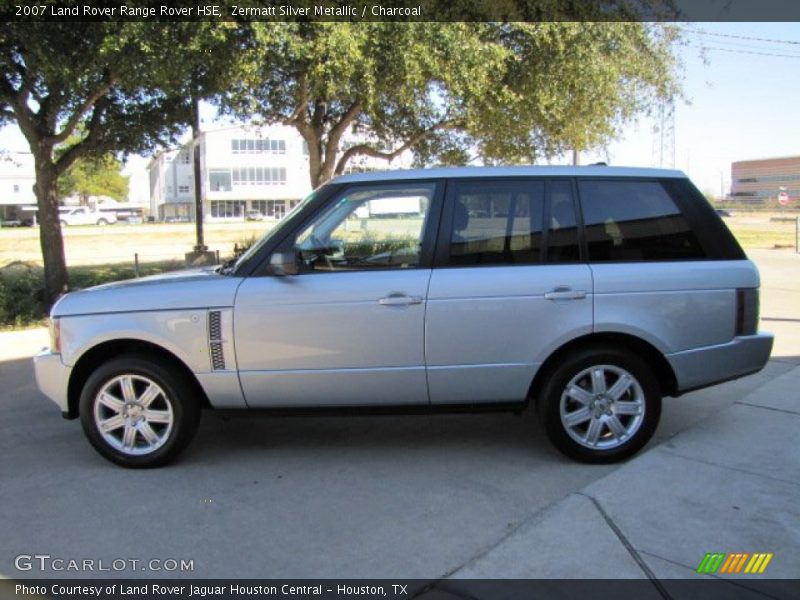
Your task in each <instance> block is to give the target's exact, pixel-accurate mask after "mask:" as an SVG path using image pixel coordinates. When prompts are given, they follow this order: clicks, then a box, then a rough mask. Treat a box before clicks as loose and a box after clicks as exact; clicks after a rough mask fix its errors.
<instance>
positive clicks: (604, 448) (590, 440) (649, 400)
mask: <svg viewBox="0 0 800 600" xmlns="http://www.w3.org/2000/svg"><path fill="white" fill-rule="evenodd" d="M538 409H539V417H540V419H541V421H542V423H543V425H544V428H545V432H546V433H547V436H548V437H549V438H550V440H551V441H552V442H553V444H554V445H555V446H556V448H558V449H559V450H560V451H561V452H563V453H564V454H566V455H567V456H570V457H571V458H575V459H577V460H580V461H583V462H589V463H611V462H616V461H619V460H623V459H625V458H628V457H629V456H631V455H633V454H635V453H636V452H638V451H639V450H640V449H641V448H642V447H643V446H644V445H645V444H646V443H647V442H648V441H649V440H650V438H651V437H652V436H653V433H654V432H655V429H656V426H657V425H658V421H659V419H660V417H661V390H660V388H659V385H658V381H657V380H656V377H655V375H654V374H653V371H652V369H651V368H650V367H649V366H648V365H647V364H646V363H645V362H644V361H642V360H641V359H640V358H639V357H638V356H636V355H634V354H633V353H631V352H629V351H627V350H623V349H619V348H615V347H593V348H587V349H584V350H582V351H579V352H576V353H573V354H571V355H569V356H568V357H567V358H566V359H565V360H563V361H561V363H560V364H559V365H558V366H557V367H555V368H554V369H553V370H552V371H551V372H550V374H549V376H548V377H547V379H546V381H545V382H544V385H543V386H542V388H541V393H540V394H539V399H538Z"/></svg>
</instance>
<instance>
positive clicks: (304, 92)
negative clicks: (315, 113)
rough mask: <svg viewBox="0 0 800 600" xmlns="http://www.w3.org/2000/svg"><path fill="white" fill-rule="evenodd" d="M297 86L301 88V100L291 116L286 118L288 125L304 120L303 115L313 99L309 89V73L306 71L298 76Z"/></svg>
mask: <svg viewBox="0 0 800 600" xmlns="http://www.w3.org/2000/svg"><path fill="white" fill-rule="evenodd" d="M297 87H298V88H299V89H300V101H299V102H298V104H297V107H296V108H295V109H294V111H293V112H292V114H291V115H290V116H289V118H288V119H286V124H287V125H293V124H295V123H300V122H302V121H303V120H304V119H302V118H301V117H302V116H303V115H304V114H305V112H306V109H307V108H308V103H309V101H310V100H311V92H310V91H309V89H308V74H307V73H305V72H304V73H302V74H301V75H300V76H299V77H298V78H297Z"/></svg>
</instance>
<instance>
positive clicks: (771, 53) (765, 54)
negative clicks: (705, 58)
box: [696, 45, 800, 58]
mask: <svg viewBox="0 0 800 600" xmlns="http://www.w3.org/2000/svg"><path fill="white" fill-rule="evenodd" d="M696 47H697V48H700V49H702V50H713V51H719V52H731V53H733V54H757V55H759V56H776V57H779V58H800V54H777V53H775V52H756V51H754V50H734V49H733V48H719V47H715V46H705V45H697V46H696Z"/></svg>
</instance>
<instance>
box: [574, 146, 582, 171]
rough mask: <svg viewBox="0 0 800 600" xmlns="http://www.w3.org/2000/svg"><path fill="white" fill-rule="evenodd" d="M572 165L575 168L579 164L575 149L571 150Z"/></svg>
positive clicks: (578, 155)
mask: <svg viewBox="0 0 800 600" xmlns="http://www.w3.org/2000/svg"><path fill="white" fill-rule="evenodd" d="M572 164H573V165H575V166H576V167H577V166H578V165H579V164H581V156H580V153H579V152H578V150H577V148H573V149H572Z"/></svg>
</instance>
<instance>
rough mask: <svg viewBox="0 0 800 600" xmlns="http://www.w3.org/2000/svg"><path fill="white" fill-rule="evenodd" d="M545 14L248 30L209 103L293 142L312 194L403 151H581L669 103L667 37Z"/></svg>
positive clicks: (654, 28) (444, 158)
mask: <svg viewBox="0 0 800 600" xmlns="http://www.w3.org/2000/svg"><path fill="white" fill-rule="evenodd" d="M510 4H511V5H513V4H514V3H513V2H512V3H510ZM546 4H547V6H548V10H556V9H558V10H559V11H560V12H559V13H558V15H559V16H560V17H561V20H560V21H554V22H548V21H545V20H542V21H540V22H533V23H525V22H494V21H492V22H447V23H435V22H415V23H399V22H359V23H349V22H338V23H326V22H314V23H308V22H303V23H258V22H256V23H252V24H250V25H249V26H248V28H249V29H248V31H249V36H243V37H242V52H241V54H240V57H239V69H240V77H239V78H238V79H236V80H235V81H233V82H232V85H231V88H230V89H229V90H226V93H225V94H224V95H220V96H219V97H218V98H217V100H218V102H219V103H220V104H221V106H222V108H223V109H224V110H226V111H228V112H230V113H233V114H236V115H238V116H240V117H245V118H250V117H253V116H256V117H258V118H260V119H262V120H264V121H266V122H271V123H284V124H287V125H290V126H293V127H295V128H297V130H298V132H299V133H300V134H301V135H302V136H303V137H304V139H305V140H306V142H307V143H308V146H309V159H310V160H309V162H310V171H311V172H310V176H311V181H312V183H313V184H314V185H318V184H320V183H322V182H324V181H325V180H327V179H329V178H330V177H331V176H333V175H334V174H336V173H339V172H342V170H344V169H345V168H346V167H347V165H348V162H349V161H350V160H351V159H352V158H354V157H357V156H371V157H377V158H384V159H392V158H395V157H396V156H398V155H399V154H400V153H401V152H402V151H403V150H405V149H411V150H413V152H414V154H415V156H416V162H417V163H418V164H423V165H428V164H455V163H456V162H457V161H461V162H463V161H466V160H467V159H468V157H469V156H473V157H474V156H476V155H477V157H480V158H482V159H483V160H484V161H485V162H489V163H491V162H531V161H533V160H535V159H536V158H541V157H548V156H552V155H554V154H557V153H560V152H563V151H564V150H566V149H573V148H574V149H578V150H586V149H589V148H592V147H596V146H599V145H602V144H605V143H607V142H608V141H609V140H611V139H613V138H614V136H616V135H617V134H618V132H619V128H620V126H621V125H622V124H624V123H625V122H627V121H629V120H630V119H632V118H634V117H635V116H636V115H637V114H640V113H641V112H643V111H647V110H648V109H649V108H650V107H651V106H653V104H654V103H655V102H657V101H658V100H659V99H662V98H668V97H671V96H673V95H675V94H676V93H677V92H678V85H677V83H676V70H677V66H678V65H677V63H676V59H675V57H674V55H673V52H672V49H673V46H674V44H675V43H676V42H677V41H678V34H677V29H676V28H675V27H673V26H671V25H662V24H649V23H643V22H637V21H632V22H602V23H592V22H570V20H571V19H570V18H569V17H570V16H571V13H570V12H569V11H570V8H571V7H573V6H577V5H573V4H571V3H563V2H562V3H559V2H550V3H546ZM553 7H555V8H553ZM574 10H575V12H576V14H575V15H572V17H574V19H572V20H575V21H577V20H578V18H583V17H584V16H585V14H584V13H583V12H582V9H580V8H575V9H574ZM565 11H566V12H565ZM578 13H580V14H578ZM539 17H540V18H541V17H542V15H539ZM345 134H355V136H354V139H355V142H353V141H352V139H351V140H350V141H348V142H347V146H345V140H344V136H345Z"/></svg>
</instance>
